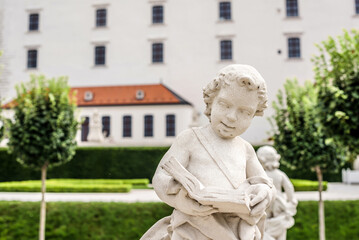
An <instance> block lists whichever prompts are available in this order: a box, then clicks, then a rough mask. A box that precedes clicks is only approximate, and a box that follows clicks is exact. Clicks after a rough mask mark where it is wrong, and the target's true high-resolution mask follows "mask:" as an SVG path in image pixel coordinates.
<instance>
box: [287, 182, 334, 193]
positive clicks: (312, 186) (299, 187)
mask: <svg viewBox="0 0 359 240" xmlns="http://www.w3.org/2000/svg"><path fill="white" fill-rule="evenodd" d="M290 181H291V182H292V184H293V186H294V190H295V191H296V192H300V191H318V185H319V184H318V181H311V180H302V179H290ZM327 188H328V182H326V181H323V191H326V190H327Z"/></svg>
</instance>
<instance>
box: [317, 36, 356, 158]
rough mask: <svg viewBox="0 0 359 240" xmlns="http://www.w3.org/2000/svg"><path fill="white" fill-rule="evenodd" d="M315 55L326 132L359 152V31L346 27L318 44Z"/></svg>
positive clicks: (350, 150)
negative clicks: (348, 30)
mask: <svg viewBox="0 0 359 240" xmlns="http://www.w3.org/2000/svg"><path fill="white" fill-rule="evenodd" d="M318 48H319V51H320V54H319V55H318V56H315V57H314V58H313V62H314V66H315V68H314V72H315V80H316V83H317V85H318V87H319V92H318V111H319V112H320V114H318V117H319V120H320V121H321V123H322V126H323V130H324V131H325V133H326V135H327V136H328V137H330V139H331V140H334V141H335V142H336V143H337V144H340V145H342V146H346V147H348V150H349V152H350V153H351V154H352V157H353V156H355V155H357V154H359V124H358V123H359V107H358V106H359V31H358V30H353V31H351V32H347V31H344V33H343V35H341V36H338V37H337V38H336V39H335V38H333V37H329V38H328V40H326V41H324V42H322V43H321V44H320V45H318Z"/></svg>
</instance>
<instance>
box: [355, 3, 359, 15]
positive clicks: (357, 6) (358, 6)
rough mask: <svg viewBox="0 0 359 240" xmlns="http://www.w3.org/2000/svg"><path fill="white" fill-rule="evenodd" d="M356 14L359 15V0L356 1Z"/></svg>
mask: <svg viewBox="0 0 359 240" xmlns="http://www.w3.org/2000/svg"><path fill="white" fill-rule="evenodd" d="M355 13H356V14H359V0H355Z"/></svg>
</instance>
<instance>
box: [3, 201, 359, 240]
mask: <svg viewBox="0 0 359 240" xmlns="http://www.w3.org/2000/svg"><path fill="white" fill-rule="evenodd" d="M39 207H40V204H39V203H32V202H30V203H29V202H0V239H4V240H5V239H6V240H18V239H26V240H27V239H37V234H38V223H39ZM171 211H172V209H171V208H170V207H168V206H167V205H165V204H163V203H63V202H58V203H48V204H47V217H46V239H47V240H55V239H56V240H107V239H111V240H138V239H139V238H140V237H141V236H142V234H143V233H144V232H145V231H146V230H147V229H148V228H149V227H150V226H152V225H153V224H154V223H155V222H156V221H157V220H158V219H160V218H162V217H164V216H167V215H169V214H170V213H171ZM317 214H318V203H317V202H314V201H308V202H299V205H298V213H297V215H296V216H295V221H296V223H295V225H294V227H292V228H291V229H289V231H288V236H287V239H288V240H303V239H308V240H312V239H313V240H316V239H318V216H317ZM325 214H326V222H325V223H326V236H327V240H338V239H340V240H353V239H358V236H359V228H358V225H359V201H329V202H328V201H327V202H325Z"/></svg>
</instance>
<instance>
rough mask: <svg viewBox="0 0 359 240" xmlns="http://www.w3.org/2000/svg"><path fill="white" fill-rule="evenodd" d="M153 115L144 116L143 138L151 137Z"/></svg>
mask: <svg viewBox="0 0 359 240" xmlns="http://www.w3.org/2000/svg"><path fill="white" fill-rule="evenodd" d="M153 119H154V117H153V115H151V114H147V115H145V116H144V133H143V136H144V137H153V135H154V134H153Z"/></svg>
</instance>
